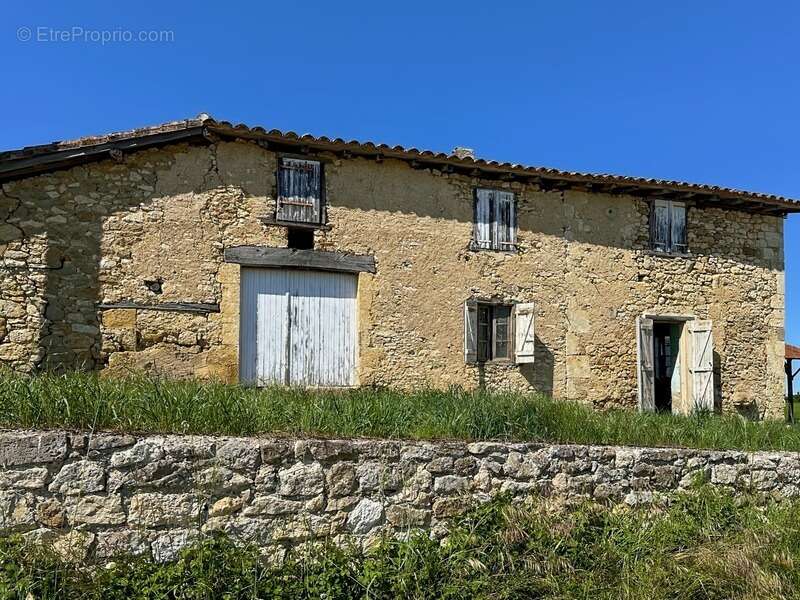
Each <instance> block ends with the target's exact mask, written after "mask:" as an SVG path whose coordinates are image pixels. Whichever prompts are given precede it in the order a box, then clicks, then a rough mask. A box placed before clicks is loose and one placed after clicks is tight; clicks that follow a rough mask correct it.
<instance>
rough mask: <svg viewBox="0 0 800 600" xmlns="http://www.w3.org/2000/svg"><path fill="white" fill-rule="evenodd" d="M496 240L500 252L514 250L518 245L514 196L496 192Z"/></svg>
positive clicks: (509, 193)
mask: <svg viewBox="0 0 800 600" xmlns="http://www.w3.org/2000/svg"><path fill="white" fill-rule="evenodd" d="M494 194H495V206H496V208H495V214H496V215H497V217H496V219H495V238H494V239H495V240H497V244H496V247H497V249H498V250H513V249H514V246H515V244H516V241H517V240H516V229H517V227H516V223H515V220H516V219H515V217H516V215H515V214H514V194H513V193H512V192H500V191H495V192H494Z"/></svg>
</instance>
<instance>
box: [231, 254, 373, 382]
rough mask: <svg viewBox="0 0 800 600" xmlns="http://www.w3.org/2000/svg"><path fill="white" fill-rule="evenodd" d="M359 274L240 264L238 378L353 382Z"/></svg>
mask: <svg viewBox="0 0 800 600" xmlns="http://www.w3.org/2000/svg"><path fill="white" fill-rule="evenodd" d="M357 282H358V277H357V275H352V274H349V273H329V272H321V271H299V270H288V269H242V284H241V293H242V299H241V326H240V339H241V341H240V345H241V348H240V357H241V359H240V378H241V380H242V381H243V382H251V383H257V384H258V385H269V384H289V385H299V386H315V387H316V386H324V387H333V386H350V385H355V383H356V381H355V376H356V365H357V351H358V330H357V325H358V324H357V319H356V315H357V312H356V292H357V286H358V283H357Z"/></svg>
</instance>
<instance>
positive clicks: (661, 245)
mask: <svg viewBox="0 0 800 600" xmlns="http://www.w3.org/2000/svg"><path fill="white" fill-rule="evenodd" d="M650 243H651V246H652V247H653V250H658V251H659V252H668V251H669V201H668V200H653V214H652V218H651V219H650Z"/></svg>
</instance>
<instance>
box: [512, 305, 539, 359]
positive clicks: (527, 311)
mask: <svg viewBox="0 0 800 600" xmlns="http://www.w3.org/2000/svg"><path fill="white" fill-rule="evenodd" d="M534 321H535V317H534V306H533V302H527V303H524V304H516V305H515V306H514V360H515V361H516V363H517V364H519V365H522V364H528V363H532V362H533V354H534V349H535V344H534V340H535V337H534Z"/></svg>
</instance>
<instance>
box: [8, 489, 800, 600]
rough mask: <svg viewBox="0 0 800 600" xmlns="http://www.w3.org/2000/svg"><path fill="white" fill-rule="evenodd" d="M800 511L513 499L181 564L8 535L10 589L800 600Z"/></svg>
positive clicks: (67, 593) (720, 501) (216, 542)
mask: <svg viewBox="0 0 800 600" xmlns="http://www.w3.org/2000/svg"><path fill="white" fill-rule="evenodd" d="M799 510H800V502H798V501H787V502H783V503H780V504H774V503H773V504H768V505H766V506H758V505H756V504H755V503H753V502H751V501H750V500H748V499H744V500H743V499H741V498H740V499H738V500H737V499H734V498H733V497H731V496H729V495H726V494H725V493H722V492H719V491H715V490H713V489H711V488H700V489H699V490H696V491H695V492H693V493H690V494H682V495H679V496H677V497H675V498H674V501H673V502H672V504H671V505H670V507H669V508H666V509H663V510H653V509H636V510H633V509H626V510H620V509H609V508H603V507H601V506H598V505H596V504H588V503H587V504H584V505H581V506H578V507H572V508H564V507H558V506H557V505H554V504H552V503H549V502H547V501H546V500H533V501H532V502H531V503H530V504H523V505H513V504H511V503H509V502H508V501H507V500H506V499H504V498H500V499H496V500H493V501H492V502H490V503H488V504H485V505H483V506H481V507H480V508H478V509H476V511H475V512H474V513H472V514H470V515H468V516H467V517H465V518H464V519H463V520H462V521H461V522H459V523H457V524H455V525H454V526H453V528H452V529H451V533H450V536H449V538H448V539H447V541H446V543H443V544H440V543H439V542H437V541H435V540H431V539H429V537H428V536H427V535H425V534H423V533H418V534H412V535H411V536H410V538H409V539H407V540H405V541H397V540H390V539H385V540H383V541H382V542H381V543H379V544H378V545H376V546H375V547H373V548H372V549H370V550H368V551H366V552H365V553H364V552H361V551H359V550H356V549H355V548H345V549H338V548H336V547H334V546H333V545H330V544H324V543H321V544H319V545H317V546H314V547H311V548H306V549H305V550H304V551H302V553H298V554H290V555H289V556H288V558H287V560H286V561H285V562H284V563H283V564H280V565H271V566H270V565H268V564H266V563H265V562H263V560H262V559H261V558H260V556H259V553H258V550H257V549H256V548H251V547H244V548H237V547H235V546H234V545H233V544H232V543H231V542H229V541H227V540H225V539H224V538H215V539H208V540H205V541H202V542H200V543H198V544H197V545H195V546H193V547H191V548H189V549H186V550H185V551H184V552H183V554H182V555H181V557H180V558H179V559H178V560H177V561H175V562H172V563H167V564H161V565H159V564H155V563H153V562H152V561H151V560H149V559H147V558H132V559H129V558H125V559H118V560H114V561H113V562H111V563H108V564H104V565H99V566H97V567H92V566H86V565H76V564H70V563H67V562H64V561H63V560H62V559H60V558H58V557H57V556H56V555H54V554H52V553H50V552H48V551H47V550H44V549H36V550H33V549H31V548H30V547H26V546H25V544H24V543H23V542H22V541H21V540H20V539H19V538H7V539H4V540H0V565H2V567H1V568H0V598H5V599H12V598H15V599H20V600H22V599H25V598H37V599H40V598H41V599H49V598H60V599H61V598H63V599H72V598H85V599H90V598H98V599H99V598H103V599H105V600H114V599H117V598H118V599H124V600H136V599H140V598H142V599H143V598H175V599H201V598H202V599H206V598H207V599H217V598H228V599H235V598H242V599H250V598H293V599H294V598H315V599H316V598H326V599H328V600H333V599H338V598H342V599H349V598H376V599H377V598H387V599H388V598H420V599H421V598H452V599H456V598H458V599H460V598H495V599H500V598H509V599H510V598H563V599H566V598H596V599H614V600H617V599H620V598H623V599H630V600H634V599H638V598H641V599H646V600H658V599H661V598H664V599H666V598H719V599H723V598H725V599H730V598H741V599H745V598H749V599H756V598H758V599H771V598H776V599H777V598H800V570H799V569H797V568H796V565H797V564H800V526H798V521H797V516H796V515H797V514H798V511H799ZM29 594H30V595H29Z"/></svg>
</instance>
